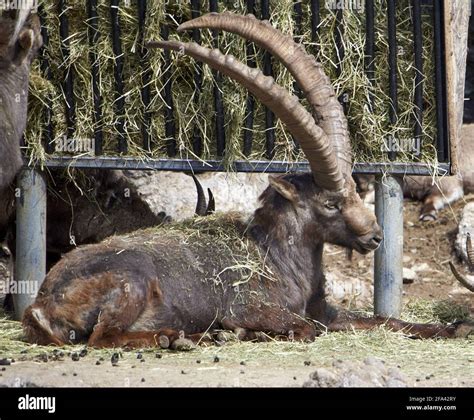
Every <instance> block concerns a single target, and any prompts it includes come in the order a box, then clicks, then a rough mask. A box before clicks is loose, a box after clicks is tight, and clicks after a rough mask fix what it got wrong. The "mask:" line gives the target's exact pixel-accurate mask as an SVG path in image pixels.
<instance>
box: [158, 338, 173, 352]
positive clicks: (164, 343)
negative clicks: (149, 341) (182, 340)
mask: <svg viewBox="0 0 474 420" xmlns="http://www.w3.org/2000/svg"><path fill="white" fill-rule="evenodd" d="M158 345H159V346H160V347H161V348H162V349H167V348H169V346H170V339H169V338H168V337H167V336H166V335H160V336H159V337H158Z"/></svg>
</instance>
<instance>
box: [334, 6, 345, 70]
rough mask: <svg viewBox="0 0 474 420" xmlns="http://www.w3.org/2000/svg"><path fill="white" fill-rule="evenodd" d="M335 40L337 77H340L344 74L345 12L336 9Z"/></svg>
mask: <svg viewBox="0 0 474 420" xmlns="http://www.w3.org/2000/svg"><path fill="white" fill-rule="evenodd" d="M334 31H335V32H334V40H335V44H336V63H337V64H336V75H337V77H339V76H340V75H341V73H342V61H343V60H344V55H345V50H344V43H343V42H342V39H343V38H344V10H343V9H341V8H339V9H336V26H335V28H334Z"/></svg>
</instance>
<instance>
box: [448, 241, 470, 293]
mask: <svg viewBox="0 0 474 420" xmlns="http://www.w3.org/2000/svg"><path fill="white" fill-rule="evenodd" d="M466 254H467V266H468V269H469V272H470V273H471V274H472V273H474V249H473V247H472V241H471V235H470V234H469V233H468V234H467V236H466ZM449 267H450V268H451V272H452V273H453V275H454V277H455V278H456V279H457V280H458V281H459V283H461V284H462V285H463V286H464V287H465V288H467V289H468V290H470V291H471V292H474V277H470V278H469V277H466V276H463V275H462V274H461V273H459V271H458V270H457V269H456V267H455V265H454V264H453V263H452V262H451V261H450V262H449Z"/></svg>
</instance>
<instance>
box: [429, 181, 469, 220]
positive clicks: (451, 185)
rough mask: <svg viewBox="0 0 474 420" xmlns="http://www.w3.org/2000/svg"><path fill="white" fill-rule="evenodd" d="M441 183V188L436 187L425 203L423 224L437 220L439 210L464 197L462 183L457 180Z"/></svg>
mask: <svg viewBox="0 0 474 420" xmlns="http://www.w3.org/2000/svg"><path fill="white" fill-rule="evenodd" d="M439 182H440V185H439V187H438V186H434V187H433V188H432V189H431V192H430V194H428V196H427V197H426V198H425V199H424V201H423V207H422V208H421V212H420V220H421V221H423V222H425V221H428V220H436V219H437V218H438V211H439V210H441V209H443V208H444V207H446V206H448V205H449V204H451V203H454V202H455V201H457V200H460V199H461V198H462V197H463V196H464V191H463V186H462V183H461V182H460V181H459V180H458V179H457V178H455V177H450V178H446V179H445V178H443V179H441V180H440V181H439Z"/></svg>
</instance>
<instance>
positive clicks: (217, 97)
mask: <svg viewBox="0 0 474 420" xmlns="http://www.w3.org/2000/svg"><path fill="white" fill-rule="evenodd" d="M209 10H210V11H211V12H218V11H219V7H218V5H217V0H209ZM212 38H213V44H214V48H219V36H218V32H217V31H215V30H213V31H212ZM212 73H213V75H214V80H215V85H214V108H215V112H216V146H217V157H223V156H224V153H225V117H224V101H223V99H222V89H221V87H222V83H223V82H222V75H221V74H220V73H219V72H218V71H215V70H213V71H212Z"/></svg>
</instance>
